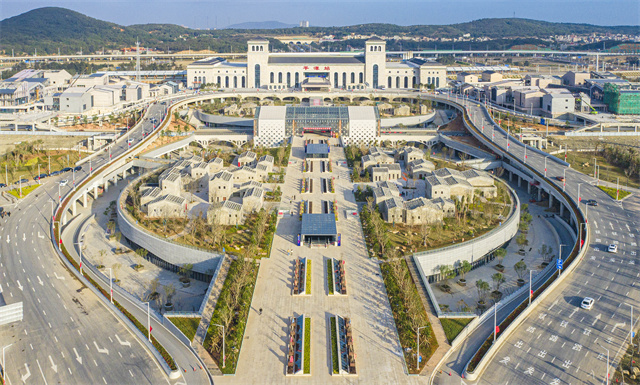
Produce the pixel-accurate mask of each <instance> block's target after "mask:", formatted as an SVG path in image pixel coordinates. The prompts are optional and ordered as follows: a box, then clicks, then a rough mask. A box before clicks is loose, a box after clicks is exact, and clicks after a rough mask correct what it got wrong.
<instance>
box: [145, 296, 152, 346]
mask: <svg viewBox="0 0 640 385" xmlns="http://www.w3.org/2000/svg"><path fill="white" fill-rule="evenodd" d="M143 303H146V304H147V332H148V333H149V337H148V338H149V342H151V302H143Z"/></svg>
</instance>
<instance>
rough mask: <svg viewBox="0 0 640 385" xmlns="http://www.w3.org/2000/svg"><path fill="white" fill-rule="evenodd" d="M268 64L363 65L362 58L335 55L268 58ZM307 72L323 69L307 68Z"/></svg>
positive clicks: (321, 69)
mask: <svg viewBox="0 0 640 385" xmlns="http://www.w3.org/2000/svg"><path fill="white" fill-rule="evenodd" d="M269 64H308V65H318V66H323V65H325V64H364V56H363V55H359V56H337V55H318V56H306V55H299V56H298V55H296V56H270V57H269ZM307 70H308V71H314V70H315V71H324V70H325V69H324V68H323V67H318V68H317V69H315V68H313V67H309V68H308V69H307Z"/></svg>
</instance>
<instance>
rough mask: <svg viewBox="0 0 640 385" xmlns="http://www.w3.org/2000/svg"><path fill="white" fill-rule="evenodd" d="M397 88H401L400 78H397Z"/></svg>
mask: <svg viewBox="0 0 640 385" xmlns="http://www.w3.org/2000/svg"><path fill="white" fill-rule="evenodd" d="M396 88H400V76H396Z"/></svg>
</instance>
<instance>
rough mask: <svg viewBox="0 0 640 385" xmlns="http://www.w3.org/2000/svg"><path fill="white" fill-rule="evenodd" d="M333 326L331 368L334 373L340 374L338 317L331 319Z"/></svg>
mask: <svg viewBox="0 0 640 385" xmlns="http://www.w3.org/2000/svg"><path fill="white" fill-rule="evenodd" d="M329 323H330V324H331V366H332V368H333V373H334V374H338V373H339V368H338V332H337V331H336V317H331V318H329Z"/></svg>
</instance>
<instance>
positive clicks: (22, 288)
mask: <svg viewBox="0 0 640 385" xmlns="http://www.w3.org/2000/svg"><path fill="white" fill-rule="evenodd" d="M16 282H17V283H18V289H20V291H24V286H22V285H21V284H20V281H18V280H16Z"/></svg>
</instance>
